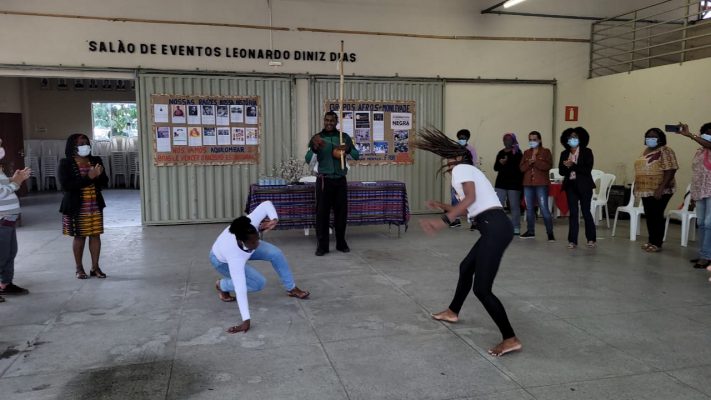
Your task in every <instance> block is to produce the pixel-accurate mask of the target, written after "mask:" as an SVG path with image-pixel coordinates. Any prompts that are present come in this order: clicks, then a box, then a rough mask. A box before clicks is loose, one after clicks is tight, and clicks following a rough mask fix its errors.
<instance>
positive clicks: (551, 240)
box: [548, 233, 555, 242]
mask: <svg viewBox="0 0 711 400" xmlns="http://www.w3.org/2000/svg"><path fill="white" fill-rule="evenodd" d="M548 241H549V242H555V236H553V234H552V233H549V234H548Z"/></svg>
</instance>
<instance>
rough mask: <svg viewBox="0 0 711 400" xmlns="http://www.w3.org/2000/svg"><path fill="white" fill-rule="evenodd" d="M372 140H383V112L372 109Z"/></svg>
mask: <svg viewBox="0 0 711 400" xmlns="http://www.w3.org/2000/svg"><path fill="white" fill-rule="evenodd" d="M373 140H385V113H383V112H382V111H373Z"/></svg>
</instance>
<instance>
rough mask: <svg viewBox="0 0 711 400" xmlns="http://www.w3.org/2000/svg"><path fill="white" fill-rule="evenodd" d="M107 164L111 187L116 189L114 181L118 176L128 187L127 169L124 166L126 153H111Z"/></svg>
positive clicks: (116, 182)
mask: <svg viewBox="0 0 711 400" xmlns="http://www.w3.org/2000/svg"><path fill="white" fill-rule="evenodd" d="M109 164H111V186H112V187H117V186H118V180H117V179H116V178H117V177H118V176H121V177H123V182H124V184H125V185H126V187H128V168H127V165H126V153H124V152H122V151H112V152H111V160H110V161H109Z"/></svg>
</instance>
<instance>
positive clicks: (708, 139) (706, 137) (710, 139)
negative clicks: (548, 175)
mask: <svg viewBox="0 0 711 400" xmlns="http://www.w3.org/2000/svg"><path fill="white" fill-rule="evenodd" d="M701 139H704V140H705V141H707V142H711V135H709V134H707V133H704V134H703V135H701ZM0 158H2V157H0Z"/></svg>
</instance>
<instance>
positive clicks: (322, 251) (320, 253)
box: [314, 248, 328, 257]
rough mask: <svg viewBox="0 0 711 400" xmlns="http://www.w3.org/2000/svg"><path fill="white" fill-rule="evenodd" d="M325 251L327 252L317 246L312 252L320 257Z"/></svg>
mask: <svg viewBox="0 0 711 400" xmlns="http://www.w3.org/2000/svg"><path fill="white" fill-rule="evenodd" d="M326 253H328V250H323V249H321V248H318V249H316V253H314V254H316V256H318V257H321V256H323V255H324V254H326Z"/></svg>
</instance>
